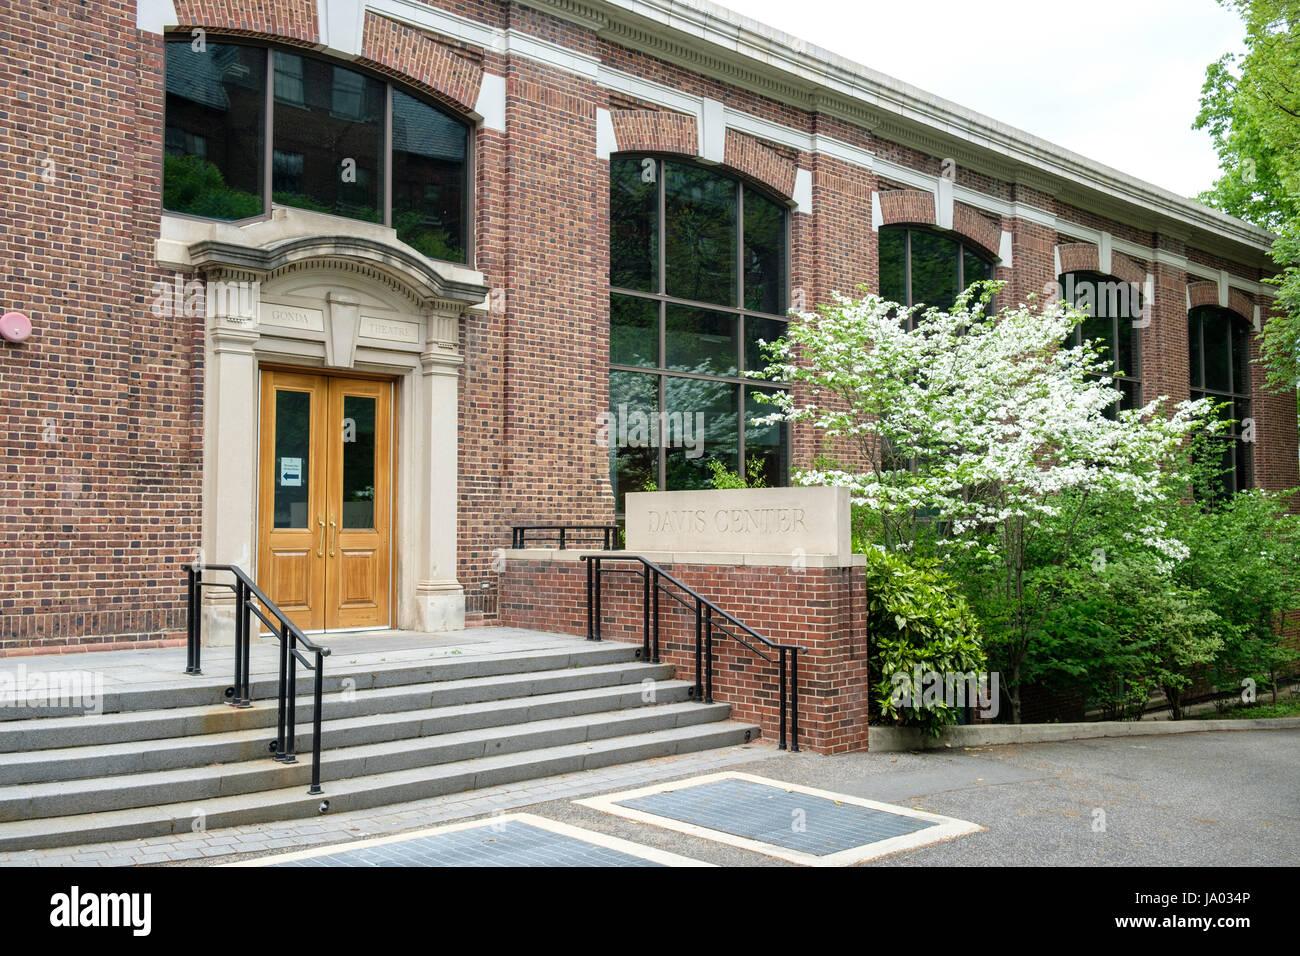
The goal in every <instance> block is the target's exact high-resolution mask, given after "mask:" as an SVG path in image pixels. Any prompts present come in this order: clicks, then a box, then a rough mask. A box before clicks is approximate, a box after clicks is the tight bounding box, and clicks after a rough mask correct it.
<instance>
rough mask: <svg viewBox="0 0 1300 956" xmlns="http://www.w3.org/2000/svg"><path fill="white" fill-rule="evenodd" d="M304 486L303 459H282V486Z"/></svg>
mask: <svg viewBox="0 0 1300 956" xmlns="http://www.w3.org/2000/svg"><path fill="white" fill-rule="evenodd" d="M301 486H302V459H301V458H281V459H280V487H281V488H299V487H301Z"/></svg>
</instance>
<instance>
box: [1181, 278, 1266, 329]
mask: <svg viewBox="0 0 1300 956" xmlns="http://www.w3.org/2000/svg"><path fill="white" fill-rule="evenodd" d="M1187 305H1188V308H1189V309H1195V308H1198V307H1200V306H1203V305H1212V306H1215V307H1216V308H1217V307H1219V284H1218V283H1217V282H1210V281H1209V280H1201V281H1199V282H1189V283H1187ZM1227 309H1228V311H1229V312H1232V313H1235V314H1236V315H1238V316H1239V317H1241V318H1242V319H1245V320H1246V321H1247V322H1249V323H1253V322H1254V321H1255V305H1254V303H1253V302H1251V301H1250V297H1249V296H1248V295H1246V294H1245V293H1244V292H1241V291H1239V290H1237V289H1230V290H1229V291H1228V305H1227Z"/></svg>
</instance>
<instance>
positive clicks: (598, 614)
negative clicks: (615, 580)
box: [591, 558, 602, 641]
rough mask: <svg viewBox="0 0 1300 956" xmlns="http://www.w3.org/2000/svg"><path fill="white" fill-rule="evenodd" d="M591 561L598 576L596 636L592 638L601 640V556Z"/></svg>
mask: <svg viewBox="0 0 1300 956" xmlns="http://www.w3.org/2000/svg"><path fill="white" fill-rule="evenodd" d="M591 561H592V563H593V564H594V565H595V566H596V568H595V570H594V571H593V572H592V573H593V574H594V575H595V578H596V636H595V637H593V638H592V640H593V641H599V640H601V637H602V635H601V632H600V630H601V629H600V619H601V613H600V597H601V590H602V586H601V583H600V578H601V573H600V558H592V559H591Z"/></svg>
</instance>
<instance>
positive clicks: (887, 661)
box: [864, 548, 986, 736]
mask: <svg viewBox="0 0 1300 956" xmlns="http://www.w3.org/2000/svg"><path fill="white" fill-rule="evenodd" d="M864 553H865V555H866V558H867V566H866V592H867V633H868V634H869V635H870V641H871V650H870V655H869V662H868V667H869V672H870V677H869V679H870V686H871V704H872V710H873V711H875V712H876V713H878V714H879V716H880V718H881V719H883V720H886V721H893V722H894V723H895V724H899V725H905V726H917V727H921V728H923V729H924V730H925V732H926V733H928V734H930V735H931V736H938V734H939V730H940V728H941V727H943V726H944V725H945V724H951V723H955V722H956V721H957V719H958V716H959V712H958V710H957V709H956V708H955V707H950V706H948V705H947V704H946V703H945V702H944V701H942V700H939V701H934V702H932V703H928V704H927V703H925V702H924V701H922V700H921V688H920V687H916V686H914V684H915V681H914V680H913V679H912V675H914V674H915V672H916V670H917V669H919V670H920V671H921V672H922V673H930V672H933V673H941V674H967V673H972V672H974V673H979V672H982V671H983V670H984V667H985V660H986V659H985V655H984V651H983V648H982V646H981V642H980V632H979V625H978V623H977V622H976V620H975V615H974V614H972V613H971V610H970V607H969V606H968V605H967V604H966V600H965V598H963V597H962V596H961V594H960V593H959V591H958V589H957V587H956V585H955V584H954V583H953V582H952V580H951V579H950V578H949V577H948V576H947V575H946V574H944V573H943V571H941V570H940V569H939V566H938V563H937V562H935V561H932V560H928V559H913V560H912V561H911V562H909V561H908V560H905V559H904V558H903V557H902V556H901V555H898V554H894V553H887V552H885V551H881V550H879V549H877V548H867V549H866V551H865V552H864ZM900 683H901V685H902V686H907V687H909V688H910V691H911V694H912V706H909V707H900V706H899V701H898V695H897V688H899V687H900Z"/></svg>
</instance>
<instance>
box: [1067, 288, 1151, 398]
mask: <svg viewBox="0 0 1300 956" xmlns="http://www.w3.org/2000/svg"><path fill="white" fill-rule="evenodd" d="M1058 281H1059V285H1060V287H1061V299H1062V301H1065V302H1069V303H1071V304H1072V305H1074V306H1075V307H1076V308H1078V309H1079V310H1080V311H1083V312H1086V313H1087V314H1088V317H1087V318H1086V319H1084V321H1083V322H1081V323H1079V325H1077V326H1075V329H1074V331H1073V332H1072V333H1070V338H1069V339H1068V341H1067V344H1068V345H1079V344H1081V343H1083V342H1094V341H1095V342H1098V343H1100V344H1101V347H1102V354H1103V355H1104V356H1105V357H1106V358H1107V359H1108V360H1109V361H1110V365H1111V376H1112V378H1113V379H1114V383H1115V387H1116V388H1117V389H1119V392H1120V399H1119V401H1118V402H1116V404H1115V408H1125V409H1126V408H1139V407H1140V406H1141V405H1142V356H1141V350H1140V348H1139V335H1138V329H1139V328H1140V326H1141V322H1142V301H1141V292H1140V290H1139V288H1138V286H1137V285H1135V284H1134V283H1131V282H1125V281H1123V280H1121V279H1116V278H1114V277H1113V276H1107V275H1102V274H1101V273H1099V272H1067V273H1065V274H1064V275H1062V276H1061V277H1060V279H1059V280H1058ZM1112 413H1113V412H1112Z"/></svg>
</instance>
